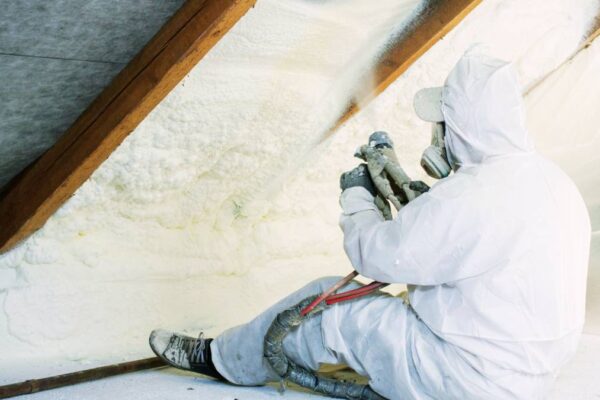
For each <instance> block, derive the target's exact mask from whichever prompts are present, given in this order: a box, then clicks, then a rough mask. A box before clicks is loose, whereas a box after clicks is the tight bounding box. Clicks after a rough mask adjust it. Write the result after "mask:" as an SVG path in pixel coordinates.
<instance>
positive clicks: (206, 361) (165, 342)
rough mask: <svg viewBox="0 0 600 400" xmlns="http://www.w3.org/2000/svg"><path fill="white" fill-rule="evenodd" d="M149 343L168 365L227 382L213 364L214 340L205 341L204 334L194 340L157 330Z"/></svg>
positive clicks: (153, 332)
mask: <svg viewBox="0 0 600 400" xmlns="http://www.w3.org/2000/svg"><path fill="white" fill-rule="evenodd" d="M149 342H150V348H152V351H153V352H154V354H156V355H157V356H158V357H160V358H161V359H163V360H164V361H166V362H167V364H169V365H171V366H173V367H175V368H179V369H184V370H187V371H192V372H197V373H199V374H203V375H208V376H210V377H212V378H216V379H219V380H223V381H224V380H225V378H223V376H222V375H221V374H220V373H219V371H217V369H216V368H215V365H214V364H213V362H212V356H211V351H210V343H211V342H212V339H205V338H204V335H203V333H200V336H198V338H193V337H190V336H185V335H180V334H178V333H175V332H169V331H165V330H162V329H156V330H154V331H152V333H151V334H150V339H149Z"/></svg>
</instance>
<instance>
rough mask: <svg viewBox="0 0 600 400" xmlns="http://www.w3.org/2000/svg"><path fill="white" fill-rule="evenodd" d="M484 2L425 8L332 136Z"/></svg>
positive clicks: (450, 0)
mask: <svg viewBox="0 0 600 400" xmlns="http://www.w3.org/2000/svg"><path fill="white" fill-rule="evenodd" d="M479 3H481V0H432V1H430V3H429V5H428V6H427V7H425V8H423V9H422V10H421V12H420V14H419V15H418V16H417V18H415V19H414V23H413V24H411V25H410V26H408V27H407V29H406V30H405V32H404V33H403V35H401V36H400V37H399V38H398V39H397V40H396V41H395V44H394V45H393V46H392V47H391V48H390V49H389V50H388V51H387V52H386V53H385V54H384V55H383V57H382V58H381V61H380V62H379V63H378V64H377V65H376V66H375V69H374V70H371V71H369V74H372V76H373V78H372V79H364V80H363V81H368V82H374V85H373V88H372V89H371V90H370V91H368V92H366V93H363V94H361V98H360V99H356V100H355V101H354V102H353V103H352V104H350V106H349V107H348V109H347V111H346V112H345V113H344V115H343V116H342V117H341V118H340V119H339V120H338V122H337V123H336V124H335V125H334V126H333V128H332V129H331V131H330V135H331V134H332V133H333V132H334V131H336V130H337V129H338V128H339V127H340V126H342V125H343V124H344V123H345V122H346V121H348V120H349V119H350V118H351V117H352V116H353V115H355V114H356V113H358V112H359V111H360V106H359V104H360V105H362V106H364V105H366V104H368V103H369V102H370V101H371V100H373V99H374V98H375V97H377V96H378V95H380V94H381V93H382V92H383V91H384V90H385V89H387V87H388V86H389V85H391V84H392V82H394V81H395V80H396V79H397V78H398V77H399V76H400V75H402V73H404V72H405V71H406V70H407V69H408V68H409V67H410V66H411V65H412V64H413V63H414V62H415V61H416V60H418V59H419V57H421V56H422V55H423V54H425V52H426V51H427V50H429V49H430V48H431V47H432V46H433V45H434V44H435V43H437V42H438V41H439V40H440V39H441V38H442V37H444V35H446V34H447V33H448V32H450V30H452V29H453V28H454V27H455V26H456V25H458V23H459V22H460V21H462V20H463V19H464V18H465V17H466V16H467V15H468V14H469V13H470V12H471V11H472V10H473V9H474V8H475V7H476V6H477V5H478V4H479Z"/></svg>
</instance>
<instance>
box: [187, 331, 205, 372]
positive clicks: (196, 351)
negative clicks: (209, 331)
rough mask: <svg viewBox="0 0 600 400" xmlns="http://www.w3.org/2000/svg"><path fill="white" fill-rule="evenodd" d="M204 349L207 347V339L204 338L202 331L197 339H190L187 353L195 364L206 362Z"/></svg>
mask: <svg viewBox="0 0 600 400" xmlns="http://www.w3.org/2000/svg"><path fill="white" fill-rule="evenodd" d="M204 349H206V339H204V332H200V334H199V335H198V338H197V339H196V340H189V342H188V349H187V354H188V357H189V358H190V362H193V363H195V364H204V363H205V361H206V360H205V357H204Z"/></svg>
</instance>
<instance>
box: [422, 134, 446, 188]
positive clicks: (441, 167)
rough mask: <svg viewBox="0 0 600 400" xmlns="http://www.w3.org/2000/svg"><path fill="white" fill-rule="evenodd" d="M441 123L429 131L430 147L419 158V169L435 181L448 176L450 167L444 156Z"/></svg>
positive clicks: (444, 148)
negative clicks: (421, 168)
mask: <svg viewBox="0 0 600 400" xmlns="http://www.w3.org/2000/svg"><path fill="white" fill-rule="evenodd" d="M444 129H445V126H444V124H443V123H436V124H434V126H433V129H432V131H431V145H430V146H429V147H427V148H426V149H425V151H424V152H423V155H422V156H421V167H423V169H424V170H425V172H426V173H427V175H429V176H431V177H432V178H435V179H442V178H445V177H447V176H448V175H450V172H452V167H451V166H450V163H449V162H448V157H447V155H446V145H445V143H444Z"/></svg>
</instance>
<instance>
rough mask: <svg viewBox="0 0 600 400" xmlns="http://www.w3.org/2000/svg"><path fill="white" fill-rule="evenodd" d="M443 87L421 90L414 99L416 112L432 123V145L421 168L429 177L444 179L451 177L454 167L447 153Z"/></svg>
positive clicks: (423, 157) (426, 151)
mask: <svg viewBox="0 0 600 400" xmlns="http://www.w3.org/2000/svg"><path fill="white" fill-rule="evenodd" d="M443 90H444V88H443V87H433V88H426V89H421V90H419V91H418V92H417V93H416V94H415V97H414V100H413V102H414V103H413V104H414V108H415V112H416V113H417V115H418V116H419V118H421V119H422V120H423V121H427V122H432V123H433V127H432V129H431V145H430V146H429V147H427V148H426V149H425V151H424V152H423V155H422V156H421V167H423V169H424V170H425V172H427V175H429V176H431V177H432V178H435V179H442V178H445V177H447V176H448V175H450V172H452V166H451V165H450V162H449V157H448V153H447V151H446V143H445V135H446V124H445V123H444V113H443V112H442V103H443V100H442V99H443Z"/></svg>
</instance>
